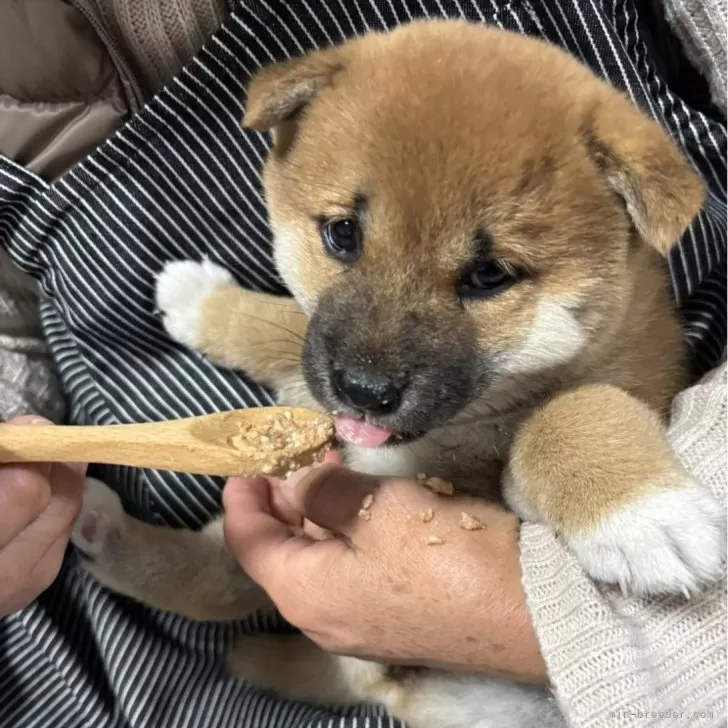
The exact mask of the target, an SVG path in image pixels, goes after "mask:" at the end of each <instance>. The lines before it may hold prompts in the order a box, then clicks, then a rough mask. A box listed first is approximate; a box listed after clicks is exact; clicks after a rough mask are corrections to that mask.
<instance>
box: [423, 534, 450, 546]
mask: <svg viewBox="0 0 728 728" xmlns="http://www.w3.org/2000/svg"><path fill="white" fill-rule="evenodd" d="M425 543H426V544H427V545H428V546H440V545H441V544H444V543H445V539H444V538H441V537H440V536H428V537H427V538H426V539H425Z"/></svg>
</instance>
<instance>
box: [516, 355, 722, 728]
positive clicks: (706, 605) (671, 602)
mask: <svg viewBox="0 0 728 728" xmlns="http://www.w3.org/2000/svg"><path fill="white" fill-rule="evenodd" d="M727 394H728V387H727V386H726V365H725V364H723V365H722V366H720V367H719V368H718V369H717V370H714V371H713V372H712V373H711V374H709V375H708V376H707V377H705V378H704V379H703V380H702V381H701V382H700V383H699V384H697V385H696V386H694V387H692V388H691V389H688V390H686V391H685V392H683V393H682V394H681V395H679V396H678V398H677V399H676V400H675V403H674V408H673V416H672V424H671V427H670V435H669V436H670V440H671V442H672V445H673V447H674V449H675V451H676V453H677V455H678V457H679V458H680V460H681V461H682V463H683V465H684V466H685V468H686V469H687V470H688V471H689V472H690V473H692V474H693V476H694V477H695V478H697V479H698V480H699V481H700V482H702V483H703V484H704V485H705V487H706V488H708V489H710V490H711V491H712V492H713V493H714V494H715V495H716V496H717V497H718V498H719V500H720V502H721V503H722V504H723V507H725V505H726V477H727V476H728V462H727V460H728V459H727V457H726V455H727V453H728V447H727V443H726V421H727V420H726V416H727V414H728V412H727V407H726V396H727ZM521 563H522V567H523V573H524V585H525V589H526V595H527V599H528V604H529V608H530V610H531V615H532V617H533V621H534V625H535V628H536V632H537V634H538V637H539V641H540V644H541V648H542V652H543V654H544V657H545V659H546V663H547V666H548V670H549V675H550V677H551V681H552V684H553V688H554V691H555V693H556V696H557V698H558V700H559V703H560V704H561V707H562V710H563V712H564V714H565V715H566V718H567V720H568V722H569V723H570V725H571V726H574V728H607V727H609V728H612V727H614V726H641V727H646V726H652V727H654V728H662V726H664V727H665V728H667V727H668V726H670V727H671V728H672V727H673V726H682V725H690V726H716V727H717V726H725V725H726V581H725V578H724V579H723V581H722V583H720V584H718V585H716V586H715V587H714V588H712V589H710V590H709V591H707V592H706V593H705V594H704V595H703V596H702V597H701V598H698V599H693V600H692V601H685V600H684V599H683V598H682V597H680V598H673V597H671V598H663V599H636V598H628V597H624V596H622V595H621V593H619V592H618V591H615V590H612V589H602V588H599V587H597V586H596V585H595V584H594V583H593V582H592V581H591V580H590V579H588V578H587V577H586V576H585V575H584V573H583V572H582V570H581V568H580V567H579V565H578V564H577V563H576V561H575V559H574V557H573V556H571V554H570V553H569V552H568V551H567V550H566V549H565V548H564V547H563V546H561V545H560V544H559V543H558V542H557V541H556V539H555V538H554V536H553V535H552V534H551V533H550V532H549V530H548V529H547V528H545V527H544V526H541V525H536V524H525V525H524V526H523V528H522V531H521Z"/></svg>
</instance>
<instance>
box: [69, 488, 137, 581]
mask: <svg viewBox="0 0 728 728" xmlns="http://www.w3.org/2000/svg"><path fill="white" fill-rule="evenodd" d="M126 518H127V516H126V514H125V513H124V508H123V507H122V505H121V500H120V499H119V496H118V495H117V494H116V493H115V492H114V491H113V490H111V488H109V487H108V486H107V485H105V484H104V483H102V482H101V481H100V480H95V479H94V478H86V489H85V492H84V496H83V506H82V507H81V513H80V514H79V516H78V518H77V519H76V523H75V525H74V528H73V532H72V533H71V542H72V543H73V545H74V546H75V547H76V548H77V549H78V551H79V554H80V555H81V557H82V560H83V565H84V568H85V569H86V570H87V571H88V572H90V573H91V574H92V575H93V576H94V577H96V579H97V580H98V581H100V582H101V583H102V584H104V585H105V586H107V587H109V588H110V589H113V590H115V591H121V592H123V591H124V589H123V585H122V584H121V583H120V582H119V580H118V579H117V578H116V577H115V575H114V570H113V569H114V559H115V558H116V557H117V556H118V555H119V551H120V549H119V546H120V544H121V541H122V539H123V537H124V522H125V519H126Z"/></svg>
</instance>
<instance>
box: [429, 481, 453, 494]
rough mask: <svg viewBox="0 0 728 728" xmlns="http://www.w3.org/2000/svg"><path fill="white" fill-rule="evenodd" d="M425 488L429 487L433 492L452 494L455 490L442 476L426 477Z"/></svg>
mask: <svg viewBox="0 0 728 728" xmlns="http://www.w3.org/2000/svg"><path fill="white" fill-rule="evenodd" d="M424 485H425V487H426V488H429V489H430V490H431V491H432V492H433V493H437V494H438V495H452V494H453V493H454V492H455V488H453V484H452V483H451V482H450V481H448V480H443V479H442V478H427V479H426V480H425V481H424Z"/></svg>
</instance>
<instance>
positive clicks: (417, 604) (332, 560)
mask: <svg viewBox="0 0 728 728" xmlns="http://www.w3.org/2000/svg"><path fill="white" fill-rule="evenodd" d="M368 494H372V495H373V496H374V502H373V504H372V505H371V507H370V508H369V509H368V513H369V514H370V517H369V518H368V520H366V519H365V518H362V517H361V516H360V515H359V512H360V509H361V508H362V503H363V502H364V499H365V497H366V496H367V495H368ZM223 500H224V504H225V533H226V538H227V540H228V543H229V545H230V547H231V549H232V551H233V553H234V554H235V555H236V557H237V558H238V560H239V561H240V563H241V565H242V567H243V568H244V569H245V570H246V572H247V573H248V574H249V575H250V576H251V577H252V578H253V579H255V580H256V581H257V582H258V583H259V584H260V585H261V586H262V587H263V588H264V589H265V590H266V591H267V592H268V594H269V596H270V597H271V599H272V600H273V601H274V602H275V604H276V606H277V607H278V609H279V610H280V612H281V614H282V615H283V616H284V617H285V618H286V619H288V621H289V622H291V623H292V624H293V625H295V626H296V627H298V628H299V629H301V631H303V632H304V633H305V634H306V635H308V636H309V637H310V638H311V639H312V640H313V641H315V642H316V643H318V644H319V645H320V646H321V647H323V648H324V649H326V650H328V651H330V652H334V653H338V654H347V655H353V656H357V657H362V658H365V659H374V660H377V661H382V662H390V663H397V664H417V665H426V666H430V667H440V668H443V669H449V670H455V671H468V672H482V673H484V674H488V675H491V676H494V677H497V676H499V677H507V678H511V679H514V680H519V681H522V682H535V683H543V684H545V683H546V682H547V677H546V668H545V666H544V662H543V659H542V657H541V654H540V651H539V647H538V642H537V640H536V637H535V634H534V632H533V628H532V626H531V622H530V618H529V615H528V612H527V608H526V604H525V596H524V593H523V589H522V587H521V574H520V567H519V549H518V521H517V519H516V518H515V517H514V516H513V515H512V514H510V513H508V512H506V511H505V510H503V509H502V508H500V507H497V506H494V505H490V504H487V503H485V502H483V501H479V500H475V499H471V498H460V497H454V496H450V497H442V496H436V495H435V494H433V493H431V492H430V491H429V490H427V489H426V488H424V487H423V486H422V485H421V484H420V483H418V482H416V481H410V480H404V479H397V478H385V479H382V478H375V477H371V476H365V475H360V474H358V473H354V472H352V471H349V470H346V469H344V468H342V467H339V466H337V465H331V464H328V465H324V466H322V467H320V468H316V469H313V470H312V469H304V470H303V471H299V473H296V474H294V476H292V477H291V478H290V479H289V480H288V481H286V482H281V481H277V480H275V479H263V478H256V479H241V478H234V479H231V480H230V481H229V482H228V484H227V486H226V488H225V491H224V492H223ZM428 509H432V512H433V517H432V519H431V520H429V521H427V522H425V521H423V516H421V514H426V513H427V512H428ZM463 513H467V514H469V515H470V516H472V517H475V518H477V519H478V520H479V521H480V522H481V523H482V525H483V526H484V527H483V528H482V529H479V530H471V531H468V530H465V529H463V528H461V527H460V526H459V525H458V524H459V522H460V520H461V518H462V514H463ZM302 517H305V518H306V519H309V520H310V521H312V522H313V523H314V524H317V525H318V526H320V527H322V528H325V529H330V530H331V531H334V532H335V533H337V534H339V536H338V537H337V538H335V539H325V540H320V538H321V534H320V531H319V530H318V529H316V528H315V527H314V528H310V527H307V529H306V530H307V535H303V536H301V535H297V534H296V529H294V528H292V526H297V525H299V524H300V522H301V519H302ZM424 518H427V516H424ZM428 536H437V537H439V538H441V539H443V540H444V543H442V544H439V545H428V543H427V538H428Z"/></svg>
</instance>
